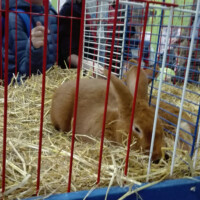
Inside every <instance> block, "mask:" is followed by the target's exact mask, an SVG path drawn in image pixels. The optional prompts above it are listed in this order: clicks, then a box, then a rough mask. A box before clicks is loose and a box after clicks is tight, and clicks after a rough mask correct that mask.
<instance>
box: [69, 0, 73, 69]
mask: <svg viewBox="0 0 200 200" xmlns="http://www.w3.org/2000/svg"><path fill="white" fill-rule="evenodd" d="M72 17H73V0H71V18H70V37H69V38H70V41H69V69H70V68H71V53H72V25H73V19H72Z"/></svg>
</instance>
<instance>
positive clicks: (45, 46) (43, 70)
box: [36, 0, 49, 195]
mask: <svg viewBox="0 0 200 200" xmlns="http://www.w3.org/2000/svg"><path fill="white" fill-rule="evenodd" d="M48 12H49V1H48V0H46V1H44V27H45V29H44V47H43V68H42V99H41V115H40V133H39V150H38V168H37V188H36V195H38V193H39V189H40V170H41V154H42V132H43V118H44V98H45V75H46V63H47V34H48Z"/></svg>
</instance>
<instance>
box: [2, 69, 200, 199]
mask: <svg viewBox="0 0 200 200" xmlns="http://www.w3.org/2000/svg"><path fill="white" fill-rule="evenodd" d="M75 77H76V71H75V70H63V69H60V68H58V67H56V66H55V67H53V68H52V69H51V70H49V71H48V72H47V76H46V90H45V109H44V127H43V144H42V168H41V183H40V192H39V194H40V195H50V194H52V193H64V192H66V191H67V182H68V169H69V159H70V146H71V133H70V132H69V133H63V132H58V131H56V130H55V129H54V127H53V126H52V124H51V121H50V116H49V111H50V105H51V98H52V94H53V91H54V90H55V88H57V87H58V86H59V85H60V84H62V83H63V82H64V81H66V80H68V79H74V78H75ZM41 82H42V76H41V75H37V76H32V77H31V78H30V79H28V80H27V81H25V82H24V83H22V84H21V85H20V86H18V85H14V86H9V93H8V126H7V167H6V192H5V197H6V199H14V198H18V199H21V198H25V197H30V196H32V195H35V193H36V178H37V177H36V176H37V158H38V140H39V125H40V108H41V105H40V104H41ZM191 87H192V86H191ZM2 93H3V88H2V87H0V131H1V133H2V132H3V126H2V125H3V109H4V104H3V101H4V100H3V95H1V94H2ZM83 137H84V136H83ZM85 137H86V136H85ZM91 139H92V140H94V141H95V142H93V143H90V144H85V143H83V142H81V140H79V138H77V141H76V142H75V151H74V162H73V174H72V186H71V188H72V191H78V190H85V189H91V188H95V187H97V186H96V180H97V170H98V157H99V147H100V141H99V140H98V139H95V138H91ZM2 140H3V138H2V134H1V136H0V145H1V146H0V152H1V154H2V149H3V147H2ZM163 151H164V152H165V151H166V152H168V154H169V157H170V158H169V160H167V161H165V160H163V159H162V160H161V161H160V163H159V164H152V168H151V174H150V181H151V182H153V181H156V182H155V183H157V182H159V181H160V180H162V179H167V178H169V172H170V164H171V151H172V149H170V148H168V149H163ZM125 156H126V146H123V145H121V146H119V147H117V148H116V146H113V145H112V144H111V143H109V141H107V140H105V144H104V154H103V159H102V162H103V163H102V171H101V182H100V184H99V185H98V186H99V187H108V186H109V187H110V186H112V185H119V186H123V185H124V183H126V184H127V185H133V184H137V185H140V183H141V182H145V181H146V172H147V164H148V157H147V156H145V155H142V154H141V153H140V152H138V151H134V152H133V151H131V152H130V160H129V170H128V176H127V177H125V176H124V165H125ZM0 159H1V162H2V157H1V158H0ZM190 163H191V160H190V158H189V156H188V153H187V152H184V151H178V152H177V157H176V164H175V168H174V174H173V176H172V177H170V178H181V177H187V176H191V174H192V175H194V176H198V175H200V159H198V160H197V168H196V170H195V171H194V169H192V167H191V164H190ZM1 171H2V166H0V172H1ZM1 181H2V180H1V179H0V182H1ZM0 184H1V183H0Z"/></svg>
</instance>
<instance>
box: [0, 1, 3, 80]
mask: <svg viewBox="0 0 200 200" xmlns="http://www.w3.org/2000/svg"><path fill="white" fill-rule="evenodd" d="M0 2H1V1H0ZM2 12H3V11H2V8H1V3H0V27H2ZM2 42H3V41H2V29H1V28H0V47H2ZM2 73H3V63H2V48H0V79H2V78H3V74H2Z"/></svg>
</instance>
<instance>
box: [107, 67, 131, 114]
mask: <svg viewBox="0 0 200 200" xmlns="http://www.w3.org/2000/svg"><path fill="white" fill-rule="evenodd" d="M104 74H105V76H108V71H107V70H104ZM111 82H112V84H113V86H114V89H115V91H116V92H115V94H116V98H117V101H118V108H119V113H120V115H122V117H123V118H125V117H128V116H130V113H131V110H132V101H133V97H132V95H131V93H130V91H129V89H128V87H126V86H125V85H124V83H123V82H122V81H121V80H119V79H118V78H117V77H116V76H114V75H113V74H111Z"/></svg>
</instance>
